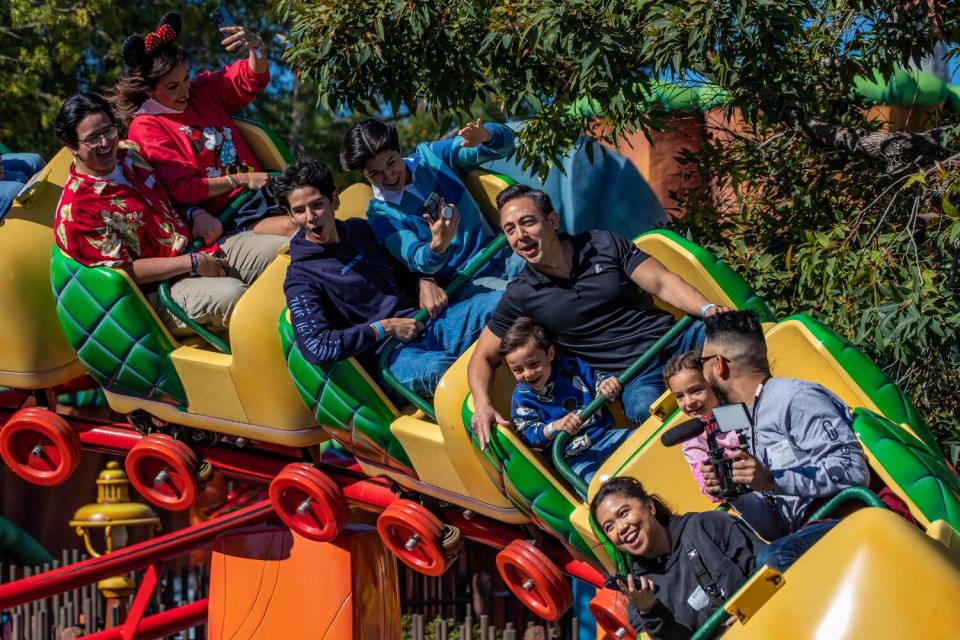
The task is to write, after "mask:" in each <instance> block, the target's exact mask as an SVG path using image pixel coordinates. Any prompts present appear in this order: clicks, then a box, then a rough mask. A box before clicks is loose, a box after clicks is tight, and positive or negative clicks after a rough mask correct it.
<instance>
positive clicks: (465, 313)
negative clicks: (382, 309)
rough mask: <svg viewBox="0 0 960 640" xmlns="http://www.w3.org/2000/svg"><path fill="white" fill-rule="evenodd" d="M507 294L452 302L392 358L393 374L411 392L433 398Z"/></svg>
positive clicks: (480, 294)
mask: <svg viewBox="0 0 960 640" xmlns="http://www.w3.org/2000/svg"><path fill="white" fill-rule="evenodd" d="M502 296H503V291H486V292H485V293H477V294H476V295H474V296H473V297H471V298H469V299H466V300H461V301H459V302H452V303H451V304H450V306H448V307H447V309H446V311H444V312H443V315H441V316H440V317H439V318H437V319H436V320H429V321H427V325H426V328H425V329H424V333H423V335H422V336H420V338H418V339H417V340H416V341H414V342H408V343H407V344H402V345H400V346H399V347H397V348H396V349H395V350H394V352H393V353H392V354H390V372H391V373H392V374H393V375H394V376H396V377H397V380H399V381H400V383H401V384H403V385H404V386H405V387H407V388H408V389H412V390H413V391H415V392H416V393H418V394H420V395H426V396H432V395H433V391H434V389H436V388H437V384H438V383H439V382H440V378H441V377H442V376H443V374H444V373H445V372H446V370H447V369H449V368H450V365H452V364H453V363H454V362H455V361H456V359H457V358H459V357H460V356H461V355H462V354H463V352H464V351H466V350H467V349H468V348H469V347H470V345H471V344H473V343H474V341H475V340H476V339H477V338H478V337H479V336H480V332H481V331H483V328H484V327H485V326H486V325H487V321H488V320H489V319H490V317H491V316H492V315H493V311H494V309H496V308H497V303H498V302H500V298H501V297H502Z"/></svg>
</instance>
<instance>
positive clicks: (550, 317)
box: [487, 230, 673, 373]
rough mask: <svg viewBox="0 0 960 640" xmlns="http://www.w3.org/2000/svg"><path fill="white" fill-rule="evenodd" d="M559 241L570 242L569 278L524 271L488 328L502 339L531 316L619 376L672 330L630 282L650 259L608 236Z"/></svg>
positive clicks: (594, 233) (588, 234)
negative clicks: (513, 327)
mask: <svg viewBox="0 0 960 640" xmlns="http://www.w3.org/2000/svg"><path fill="white" fill-rule="evenodd" d="M560 238H561V240H568V241H571V242H572V243H573V270H572V273H571V276H570V277H569V278H555V277H552V276H548V275H546V274H544V273H541V272H540V271H537V270H536V269H533V268H532V267H531V266H530V265H529V264H528V265H527V266H526V267H525V268H524V269H523V271H521V272H520V274H519V275H518V276H517V277H516V279H515V280H513V281H512V282H510V283H509V284H508V285H507V290H506V292H505V293H504V295H503V298H501V299H500V304H498V305H497V310H496V312H495V313H494V314H493V317H492V318H491V319H490V322H489V323H488V324H487V327H488V328H489V329H490V331H492V332H493V333H494V334H495V335H496V336H497V337H499V338H502V337H503V335H504V334H505V333H506V332H507V329H509V328H510V325H511V324H513V321H514V320H516V319H517V318H518V317H520V316H530V317H531V318H533V319H534V320H535V321H537V322H538V323H540V324H541V325H543V327H544V328H545V329H546V330H547V331H548V332H549V333H550V335H551V337H552V338H553V340H554V342H555V343H556V344H557V345H558V346H560V347H562V348H563V349H565V350H566V351H568V352H569V353H572V354H573V355H575V356H577V357H579V358H582V359H583V360H584V361H585V362H586V363H587V364H589V365H590V366H592V367H594V368H596V369H601V370H603V371H610V372H614V373H620V372H621V371H623V370H624V369H626V368H627V367H628V366H630V365H631V364H632V363H633V362H634V360H636V359H637V358H639V357H640V356H641V355H643V353H644V352H645V351H646V350H647V349H648V348H649V347H650V346H651V345H652V344H653V343H654V342H656V341H657V339H659V338H660V337H661V336H663V334H665V333H666V332H667V330H668V329H669V328H670V326H671V325H672V324H673V316H671V315H670V314H669V313H667V312H666V311H663V310H661V309H659V308H658V307H656V306H654V304H653V299H652V298H651V296H650V294H648V293H646V292H644V291H641V290H640V288H639V287H638V286H637V285H636V283H634V282H633V280H631V279H630V274H631V273H633V271H634V269H636V268H637V266H638V265H639V264H640V263H641V262H643V261H644V260H646V259H647V258H648V257H650V256H649V255H648V254H646V253H644V252H643V251H640V250H639V249H637V247H636V246H634V244H633V243H632V242H630V241H629V240H627V239H626V238H624V237H622V236H619V235H617V234H615V233H611V232H609V231H600V230H594V231H587V232H584V233H580V234H577V235H575V236H568V235H566V234H561V236H560Z"/></svg>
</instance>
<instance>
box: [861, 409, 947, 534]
mask: <svg viewBox="0 0 960 640" xmlns="http://www.w3.org/2000/svg"><path fill="white" fill-rule="evenodd" d="M853 415H854V419H853V430H854V432H855V433H856V434H857V437H858V438H860V442H861V443H862V444H863V446H864V448H866V449H867V450H868V451H870V453H872V454H873V456H874V457H875V458H876V459H877V462H878V463H879V464H880V466H881V467H883V469H884V470H886V471H887V473H889V474H890V475H891V476H892V477H893V479H894V480H895V481H896V483H897V484H899V485H900V486H901V487H902V488H903V490H904V492H905V493H906V494H907V495H906V497H908V498H909V499H910V501H911V502H912V503H913V504H915V505H916V506H917V508H918V509H919V510H920V511H921V512H923V515H924V516H926V517H927V519H928V520H930V522H934V521H936V520H945V521H946V522H947V523H949V524H950V526H952V527H953V528H954V529H957V530H960V477H958V476H957V474H956V473H954V472H953V470H952V469H951V468H950V467H949V466H948V465H947V463H946V461H945V460H944V458H943V456H942V455H940V454H939V453H934V452H932V451H930V450H929V449H927V448H926V447H924V446H923V444H922V443H920V442H918V441H917V439H916V438H914V437H913V436H912V435H911V434H909V433H907V432H906V431H905V430H904V429H903V428H902V427H901V426H900V425H899V424H895V423H893V422H891V421H890V420H886V419H884V418H883V417H882V416H880V415H877V414H876V413H873V412H872V411H868V410H866V409H857V410H855V411H854V414H853Z"/></svg>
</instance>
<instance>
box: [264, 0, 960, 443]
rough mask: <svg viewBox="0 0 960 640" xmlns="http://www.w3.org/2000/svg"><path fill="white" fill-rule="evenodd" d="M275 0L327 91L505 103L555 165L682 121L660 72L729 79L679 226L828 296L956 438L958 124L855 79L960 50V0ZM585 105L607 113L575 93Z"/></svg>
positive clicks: (753, 268)
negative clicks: (675, 116)
mask: <svg viewBox="0 0 960 640" xmlns="http://www.w3.org/2000/svg"><path fill="white" fill-rule="evenodd" d="M276 9H277V15H278V17H279V18H280V19H281V20H282V21H284V22H285V23H286V24H287V25H288V26H289V28H290V31H289V38H290V45H291V46H290V48H289V50H288V51H287V54H286V60H287V61H288V62H289V63H290V65H291V66H292V68H293V69H294V70H295V72H296V73H297V74H298V75H299V77H300V78H301V79H302V80H304V81H305V82H309V83H310V85H311V86H312V87H314V88H317V89H318V91H317V95H316V99H317V101H318V103H319V104H321V105H324V106H326V107H328V108H347V109H350V110H353V111H367V112H373V111H376V110H377V109H378V108H379V106H380V104H381V103H382V102H386V103H388V104H390V105H392V108H393V109H394V110H398V109H400V108H402V107H403V106H404V105H406V106H410V105H420V106H422V107H423V108H425V109H427V110H429V111H430V112H431V113H433V114H434V115H435V117H436V118H437V119H438V120H444V119H445V118H457V117H462V114H463V112H464V111H465V110H467V109H468V108H469V107H470V106H471V105H474V104H475V103H476V102H478V101H479V102H489V103H492V104H495V105H497V106H498V107H499V108H500V109H501V111H502V112H503V115H504V117H511V118H526V119H527V122H526V125H525V127H524V129H523V131H522V133H521V135H520V146H519V152H518V153H519V157H520V160H521V161H522V162H523V163H525V164H528V165H532V166H533V167H534V168H535V169H537V170H539V171H541V172H542V171H544V170H545V169H546V168H547V166H548V165H549V159H550V158H553V157H555V156H556V154H557V153H558V152H560V151H563V150H565V149H568V148H569V147H571V146H572V145H573V143H574V142H575V141H576V140H577V139H578V137H579V136H581V135H583V134H584V133H587V134H588V135H592V136H595V137H600V136H603V137H606V138H607V139H608V140H610V141H616V140H617V139H618V138H619V137H620V135H621V134H623V133H624V132H629V131H637V130H639V131H644V132H647V133H652V132H656V131H659V130H662V129H665V128H667V127H669V122H670V117H669V114H667V113H664V112H663V111H662V110H658V109H657V105H656V104H653V105H651V100H650V97H651V93H652V91H653V90H654V87H655V86H656V83H657V82H661V81H663V80H673V81H677V82H679V83H681V84H683V85H686V86H696V85H705V84H711V85H716V86H717V87H718V88H719V89H720V92H719V93H718V97H719V101H720V102H721V103H722V107H723V108H724V110H725V112H726V114H727V115H728V116H730V119H729V120H728V121H727V122H728V123H733V124H730V125H729V126H724V125H718V126H717V128H714V129H712V130H711V132H710V133H711V135H710V137H709V138H708V139H707V141H706V143H705V145H704V146H703V148H701V149H699V150H698V151H697V152H696V153H689V154H687V157H686V158H685V161H686V166H687V171H688V172H689V173H690V174H691V175H693V176H699V178H700V179H699V180H694V181H693V182H692V186H691V187H690V188H687V189H684V190H683V191H681V192H679V193H676V194H674V195H675V197H676V198H677V200H678V202H679V204H680V207H679V209H680V211H681V212H683V217H682V218H679V219H675V220H674V221H673V223H672V224H673V226H674V227H676V228H678V229H679V230H681V231H683V232H685V233H688V234H690V235H691V236H692V237H693V238H694V240H696V241H697V242H699V243H701V244H704V245H705V246H707V247H708V248H710V249H711V250H712V251H713V252H714V253H716V254H717V255H718V256H719V257H721V258H722V259H723V260H725V261H726V262H728V263H729V264H731V265H733V266H734V267H735V268H736V269H737V270H738V271H739V272H740V273H741V274H742V275H743V276H744V277H745V278H746V279H747V281H748V282H751V283H753V284H754V286H755V287H756V288H757V290H758V292H759V293H760V294H761V295H762V296H763V297H764V299H766V300H767V301H768V302H769V303H770V304H771V306H772V307H773V308H774V310H775V312H776V313H777V315H778V316H780V317H783V316H785V315H788V314H790V313H795V312H807V313H811V314H812V315H814V316H815V317H817V318H819V319H820V320H821V321H823V322H825V323H826V324H828V325H830V326H832V327H833V328H834V329H835V330H837V331H838V332H840V333H841V334H843V335H844V336H845V337H846V338H848V339H850V340H851V341H853V342H854V343H855V344H856V345H857V346H859V347H860V348H861V349H863V350H864V351H865V352H867V353H868V354H869V355H870V356H871V357H872V358H873V359H874V360H875V361H876V362H878V363H879V364H880V365H881V366H882V367H884V369H885V370H886V371H887V372H888V373H889V374H890V375H891V376H892V377H893V378H894V379H895V381H896V382H897V383H898V384H899V385H900V386H901V388H903V389H905V390H906V391H907V393H908V394H909V395H910V397H911V399H912V400H913V401H914V402H915V403H916V404H917V405H918V406H919V407H920V410H921V412H922V413H923V414H924V415H926V416H927V418H928V420H929V421H930V422H931V423H932V426H933V427H934V429H935V430H936V431H937V432H938V434H939V435H940V437H941V438H942V439H943V440H948V439H950V438H951V437H956V436H957V435H958V433H957V431H956V425H957V419H956V416H957V415H958V414H960V393H958V392H957V389H958V388H960V375H958V365H960V361H958V350H960V341H958V335H957V333H958V332H957V326H958V324H960V312H958V301H960V273H958V270H960V266H958V263H960V255H958V254H960V214H958V208H960V206H958V205H960V180H958V178H960V165H958V164H957V156H956V155H955V151H956V149H957V146H958V145H957V139H958V135H957V133H958V129H960V127H958V126H957V124H958V120H957V117H956V116H955V115H945V114H943V113H932V114H927V116H926V122H925V123H924V125H923V127H925V128H926V130H924V131H918V132H917V131H915V132H913V133H910V132H899V133H897V132H885V131H882V130H878V126H877V123H875V122H871V121H869V120H868V119H867V117H866V116H865V110H864V106H865V104H864V102H863V99H862V98H861V97H859V95H858V94H857V92H856V91H855V90H854V89H855V83H854V79H855V78H856V77H857V76H872V75H873V73H874V71H876V72H877V73H879V74H880V76H881V77H885V76H888V75H889V74H891V73H892V72H893V71H894V70H895V69H896V68H897V67H904V68H909V67H910V66H911V65H914V64H916V63H917V62H918V61H919V60H920V59H922V58H923V57H924V56H926V55H927V54H928V53H929V52H930V51H931V50H932V49H933V48H934V46H935V45H936V43H938V42H941V43H945V44H946V45H947V47H948V51H949V52H950V54H951V55H954V56H955V55H957V47H956V45H955V44H951V43H954V42H955V41H956V40H957V39H958V35H960V4H958V3H946V2H941V1H940V0H922V1H919V0H904V1H901V2H899V3H896V2H888V1H881V0H725V1H718V0H687V1H685V2H669V1H667V2H664V1H660V0H564V1H562V2H561V1H555V2H544V1H543V0H506V1H503V0H500V1H493V0H474V1H467V2H454V1H451V0H408V1H394V2H381V3H370V2H365V1H363V0H341V1H339V2H319V3H310V2H297V1H294V0H279V1H278V2H276ZM583 105H587V106H591V107H592V106H598V107H599V111H597V110H596V109H592V108H587V109H584V108H571V107H572V106H577V107H580V106H583ZM598 113H599V115H600V117H599V118H598V117H597V116H598ZM913 115H914V116H917V115H918V114H913ZM741 117H742V118H743V121H742V122H741V121H740V120H739V118H741ZM598 120H599V124H600V125H601V126H597V125H598ZM917 121H918V118H914V122H917ZM712 122H713V123H716V122H717V120H716V119H713V120H712ZM704 125H705V126H706V122H704ZM724 129H725V130H724ZM718 194H724V195H723V196H722V197H720V196H718Z"/></svg>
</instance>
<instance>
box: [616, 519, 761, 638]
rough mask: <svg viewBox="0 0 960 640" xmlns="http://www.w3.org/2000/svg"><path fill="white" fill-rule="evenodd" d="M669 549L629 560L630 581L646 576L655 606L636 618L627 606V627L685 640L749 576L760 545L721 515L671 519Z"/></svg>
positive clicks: (735, 521)
mask: <svg viewBox="0 0 960 640" xmlns="http://www.w3.org/2000/svg"><path fill="white" fill-rule="evenodd" d="M667 530H668V531H669V533H670V541H671V544H672V547H673V548H672V550H671V551H670V553H668V554H667V555H665V556H661V557H659V558H654V559H648V558H640V557H634V559H633V568H632V570H633V575H634V580H636V579H637V577H638V576H646V577H647V578H649V579H650V580H652V581H653V584H654V585H655V586H656V596H657V601H656V604H654V606H653V608H652V609H650V611H648V612H646V613H644V614H641V613H640V612H639V611H637V610H636V609H635V608H634V607H633V605H630V624H631V625H633V628H634V629H636V630H637V631H638V632H640V631H645V632H646V633H648V634H649V635H650V636H652V637H654V638H657V639H659V640H673V639H674V638H678V639H679V638H689V637H690V636H691V635H693V632H694V631H695V630H696V629H697V627H699V626H700V625H701V624H703V623H704V621H706V619H707V618H708V617H709V616H710V614H711V613H713V612H714V610H716V609H717V608H718V607H719V606H720V605H721V604H723V602H724V601H726V599H727V598H729V597H730V596H731V595H732V594H733V593H734V592H735V591H736V590H737V589H739V588H740V586H741V585H742V584H743V583H744V582H745V581H746V579H747V577H749V576H750V575H751V574H752V573H753V568H754V567H753V565H754V559H755V557H756V553H757V551H758V550H759V549H760V548H762V547H763V546H764V545H763V543H762V542H761V541H760V539H759V538H757V537H756V535H754V533H753V532H752V531H750V530H749V528H747V527H746V526H745V525H744V524H743V523H742V522H741V521H740V520H738V519H737V518H734V517H733V516H731V515H728V514H726V513H722V512H720V511H708V512H706V513H688V514H686V515H682V516H671V517H670V521H669V522H668V523H667Z"/></svg>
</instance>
